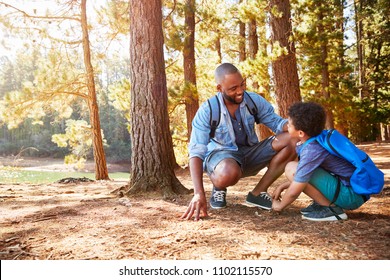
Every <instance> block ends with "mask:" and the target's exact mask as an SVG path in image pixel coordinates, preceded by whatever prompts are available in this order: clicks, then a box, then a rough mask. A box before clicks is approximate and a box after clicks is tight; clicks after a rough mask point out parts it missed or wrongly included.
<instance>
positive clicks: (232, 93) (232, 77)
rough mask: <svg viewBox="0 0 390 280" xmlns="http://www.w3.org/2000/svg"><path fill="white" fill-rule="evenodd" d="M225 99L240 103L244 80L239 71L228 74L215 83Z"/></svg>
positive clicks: (242, 96)
mask: <svg viewBox="0 0 390 280" xmlns="http://www.w3.org/2000/svg"><path fill="white" fill-rule="evenodd" d="M217 89H218V91H220V92H221V93H222V96H223V98H224V99H225V101H227V102H230V103H233V104H240V103H241V102H242V101H243V100H244V91H245V80H244V79H243V78H242V76H241V74H240V73H234V74H229V75H226V76H225V79H224V80H223V81H222V82H221V83H220V84H218V85H217Z"/></svg>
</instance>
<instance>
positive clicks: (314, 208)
mask: <svg viewBox="0 0 390 280" xmlns="http://www.w3.org/2000/svg"><path fill="white" fill-rule="evenodd" d="M321 208H322V206H321V205H319V204H318V203H317V202H315V201H314V200H313V202H312V203H311V204H310V205H309V206H307V207H306V208H302V209H301V214H302V215H306V214H309V213H311V212H313V211H318V210H320V209H321Z"/></svg>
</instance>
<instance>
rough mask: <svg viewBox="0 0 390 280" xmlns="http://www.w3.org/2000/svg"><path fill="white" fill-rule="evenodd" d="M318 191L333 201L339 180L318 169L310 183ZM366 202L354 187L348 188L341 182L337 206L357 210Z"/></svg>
mask: <svg viewBox="0 0 390 280" xmlns="http://www.w3.org/2000/svg"><path fill="white" fill-rule="evenodd" d="M309 183H310V184H311V185H313V186H314V187H315V188H316V189H318V190H319V191H320V192H321V193H322V194H323V195H324V196H325V197H326V198H327V199H328V200H330V201H333V197H334V195H335V192H336V189H337V184H338V178H337V177H335V176H333V175H332V174H330V173H329V172H327V171H326V170H324V169H322V168H317V169H316V170H315V171H314V173H313V175H312V176H311V179H310V181H309ZM364 202H365V200H364V199H363V196H361V195H359V194H356V193H355V192H354V191H353V190H352V187H350V186H346V185H344V184H343V182H341V181H340V193H339V196H338V198H337V200H336V202H335V203H334V204H336V205H337V206H339V207H341V208H343V209H347V210H353V209H357V208H359V207H360V206H362V204H363V203H364Z"/></svg>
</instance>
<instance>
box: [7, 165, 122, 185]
mask: <svg viewBox="0 0 390 280" xmlns="http://www.w3.org/2000/svg"><path fill="white" fill-rule="evenodd" d="M129 176H130V174H129V173H126V172H114V173H110V174H109V177H110V179H112V180H129ZM68 177H72V178H83V177H86V178H89V179H92V180H94V179H95V173H86V172H54V171H51V172H50V171H30V170H21V169H17V168H0V183H2V184H11V183H13V184H15V183H30V184H44V183H54V182H56V181H58V180H60V179H63V178H68Z"/></svg>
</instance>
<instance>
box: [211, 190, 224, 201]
mask: <svg viewBox="0 0 390 280" xmlns="http://www.w3.org/2000/svg"><path fill="white" fill-rule="evenodd" d="M225 194H226V192H225V191H214V194H213V197H214V200H215V201H224V200H225Z"/></svg>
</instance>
